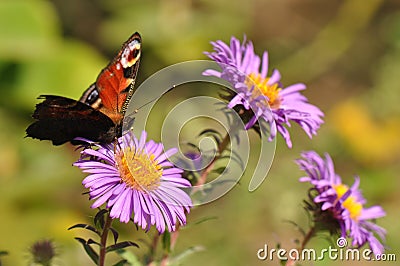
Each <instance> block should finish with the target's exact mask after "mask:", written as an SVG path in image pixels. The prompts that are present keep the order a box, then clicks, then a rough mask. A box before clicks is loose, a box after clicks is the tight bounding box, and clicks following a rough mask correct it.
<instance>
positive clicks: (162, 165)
mask: <svg viewBox="0 0 400 266" xmlns="http://www.w3.org/2000/svg"><path fill="white" fill-rule="evenodd" d="M146 137H147V135H146V132H144V131H143V133H142V135H141V137H140V139H137V138H136V137H135V136H134V135H133V134H132V133H131V132H129V133H127V134H125V135H124V136H122V137H121V138H119V139H118V143H115V144H114V143H112V144H107V145H104V144H103V145H100V144H94V143H92V142H90V141H86V142H88V143H89V144H91V146H92V147H94V148H86V149H84V150H83V151H82V152H81V153H82V156H81V158H80V160H79V161H77V162H76V163H74V165H75V166H77V167H79V168H81V169H82V170H83V172H85V173H89V175H88V176H87V177H86V178H85V179H84V180H83V182H82V183H83V185H84V186H85V187H86V188H88V189H89V195H90V199H91V200H95V202H94V203H93V205H92V208H97V207H100V206H101V205H103V204H104V203H106V207H107V208H109V209H110V216H111V217H112V218H119V220H120V221H121V222H124V223H127V222H129V221H130V219H131V216H132V214H133V222H134V223H136V224H138V225H139V226H140V227H142V228H143V229H146V230H149V229H150V227H151V225H155V226H156V228H157V230H158V231H159V232H160V233H163V232H164V231H165V229H167V230H168V231H170V232H171V231H174V230H175V227H176V224H177V222H179V223H180V224H181V225H184V224H186V213H189V211H190V207H191V206H192V201H191V199H190V197H189V196H188V194H187V193H186V192H184V191H183V190H182V188H189V187H190V186H191V185H190V183H189V181H188V180H186V179H184V178H182V177H181V174H182V172H183V170H181V169H179V168H176V167H174V165H173V164H172V163H171V162H169V161H168V157H169V156H171V155H173V154H174V153H176V151H177V149H170V150H168V151H166V152H165V153H164V152H163V145H162V144H161V143H156V142H154V141H152V140H150V141H148V142H146Z"/></svg>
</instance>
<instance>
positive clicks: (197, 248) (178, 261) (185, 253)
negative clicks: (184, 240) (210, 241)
mask: <svg viewBox="0 0 400 266" xmlns="http://www.w3.org/2000/svg"><path fill="white" fill-rule="evenodd" d="M200 251H204V247H202V246H194V247H190V248H188V249H187V250H185V251H183V252H182V253H181V254H179V255H177V256H175V257H174V258H172V259H171V260H170V265H180V264H181V263H182V261H183V260H184V259H185V258H187V257H189V256H190V255H192V254H194V253H197V252H200Z"/></svg>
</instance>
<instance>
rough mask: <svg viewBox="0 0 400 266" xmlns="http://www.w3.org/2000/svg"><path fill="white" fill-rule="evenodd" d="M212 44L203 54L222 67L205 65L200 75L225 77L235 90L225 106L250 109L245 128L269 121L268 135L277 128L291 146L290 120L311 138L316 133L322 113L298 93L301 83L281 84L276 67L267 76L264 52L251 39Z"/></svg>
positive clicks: (266, 58)
mask: <svg viewBox="0 0 400 266" xmlns="http://www.w3.org/2000/svg"><path fill="white" fill-rule="evenodd" d="M211 44H212V45H213V48H214V52H211V53H208V52H206V55H207V56H208V57H210V58H211V59H212V60H214V61H215V62H217V63H218V65H219V66H220V67H221V69H222V71H221V72H219V71H216V70H213V69H208V70H206V71H204V73H203V75H206V76H216V77H219V78H222V79H225V80H227V81H228V82H229V83H230V84H232V86H233V87H234V88H235V89H236V91H237V94H236V95H235V96H233V95H232V96H231V97H230V98H229V104H228V107H229V108H233V107H235V106H242V107H243V108H244V109H245V110H247V111H250V110H251V115H250V117H249V118H248V119H247V121H246V122H247V123H246V129H249V128H252V127H253V126H254V125H255V124H256V123H257V121H259V119H260V118H262V119H264V120H265V121H266V122H267V123H269V125H270V126H269V127H270V138H269V139H270V140H272V139H274V138H275V136H276V130H277V131H278V132H279V133H280V134H281V135H282V136H283V138H284V139H285V141H286V144H287V145H288V147H292V142H291V139H290V134H289V131H288V129H287V128H286V127H290V126H291V124H290V121H294V122H296V123H298V124H299V125H300V126H301V127H302V128H303V130H304V131H305V132H306V133H307V135H308V136H309V137H310V138H312V135H315V134H316V133H317V130H318V129H319V127H320V125H321V124H322V123H323V120H322V117H323V113H322V112H321V110H320V109H319V108H318V107H316V106H314V105H312V104H309V103H308V102H307V98H306V97H305V96H304V95H302V94H301V93H300V91H302V90H304V89H306V86H305V85H304V84H300V83H298V84H293V85H290V86H289V87H286V88H283V86H282V84H281V83H280V79H281V75H280V73H279V71H278V70H276V69H275V70H273V72H272V74H271V76H268V53H267V52H264V53H263V56H262V59H261V58H260V57H259V56H258V55H256V54H255V53H254V48H253V44H252V42H246V41H244V42H243V44H240V42H239V40H238V39H236V38H234V37H232V38H231V43H230V45H229V46H228V45H227V44H225V43H224V42H222V41H216V42H212V43H211ZM275 125H276V128H275Z"/></svg>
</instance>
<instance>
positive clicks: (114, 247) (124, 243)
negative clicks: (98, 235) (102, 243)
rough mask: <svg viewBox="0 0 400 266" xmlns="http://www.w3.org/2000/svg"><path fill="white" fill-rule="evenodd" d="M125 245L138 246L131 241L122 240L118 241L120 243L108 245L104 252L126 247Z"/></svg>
mask: <svg viewBox="0 0 400 266" xmlns="http://www.w3.org/2000/svg"><path fill="white" fill-rule="evenodd" d="M127 247H137V248H138V247H139V245H138V244H136V243H134V242H132V241H124V242H120V243H117V244H114V245H111V246H108V247H107V248H106V252H111V251H116V250H119V249H123V248H127Z"/></svg>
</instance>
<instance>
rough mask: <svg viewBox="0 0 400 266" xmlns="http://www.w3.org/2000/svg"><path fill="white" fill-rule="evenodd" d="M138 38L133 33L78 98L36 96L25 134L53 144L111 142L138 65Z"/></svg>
mask: <svg viewBox="0 0 400 266" xmlns="http://www.w3.org/2000/svg"><path fill="white" fill-rule="evenodd" d="M140 55H141V37H140V35H139V33H134V34H133V35H132V36H131V37H130V38H129V39H128V40H127V41H126V42H125V43H124V44H123V46H122V48H121V50H120V51H119V52H118V54H117V55H116V56H115V57H114V59H113V60H112V61H111V62H110V63H109V64H108V65H107V67H106V68H104V69H103V70H102V71H101V72H100V74H99V76H98V77H97V80H96V82H95V83H93V84H92V85H91V86H90V87H89V88H88V89H87V90H86V91H85V92H84V93H83V95H82V97H81V98H80V100H79V101H75V100H72V99H68V98H65V97H60V96H52V95H45V96H41V97H39V99H44V101H43V102H41V103H39V104H37V105H36V109H35V111H34V113H33V115H32V117H33V118H34V119H35V120H36V121H35V122H34V123H32V124H31V125H30V126H29V127H28V128H27V129H26V133H27V136H28V137H32V138H36V139H40V140H51V141H52V142H53V144H54V145H61V144H63V143H65V142H68V141H70V142H71V143H73V144H75V143H77V142H76V141H74V138H76V137H83V138H87V139H89V140H92V141H95V142H102V143H110V142H112V141H113V140H114V139H115V138H116V137H119V136H121V128H122V120H123V117H124V114H125V110H126V108H127V105H128V103H129V100H130V98H131V96H132V94H133V89H134V88H133V86H134V83H135V79H136V75H137V72H138V68H139V61H140Z"/></svg>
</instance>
